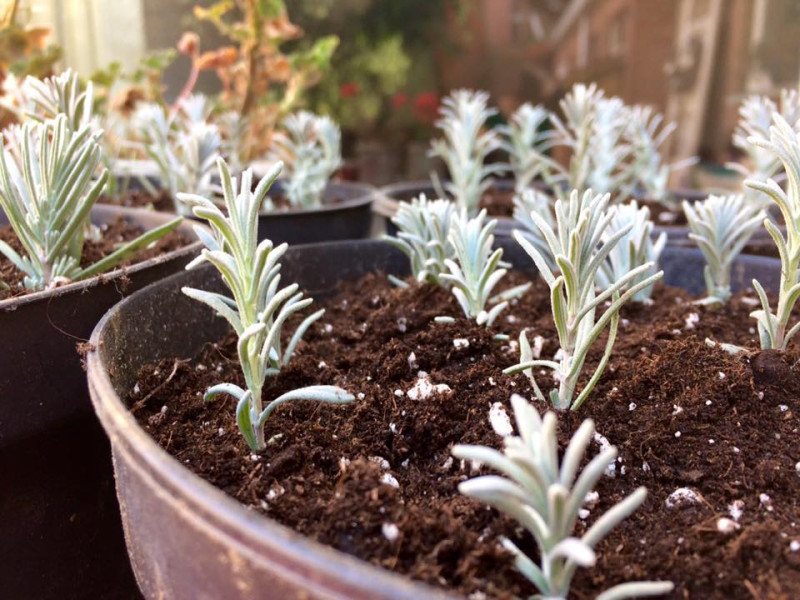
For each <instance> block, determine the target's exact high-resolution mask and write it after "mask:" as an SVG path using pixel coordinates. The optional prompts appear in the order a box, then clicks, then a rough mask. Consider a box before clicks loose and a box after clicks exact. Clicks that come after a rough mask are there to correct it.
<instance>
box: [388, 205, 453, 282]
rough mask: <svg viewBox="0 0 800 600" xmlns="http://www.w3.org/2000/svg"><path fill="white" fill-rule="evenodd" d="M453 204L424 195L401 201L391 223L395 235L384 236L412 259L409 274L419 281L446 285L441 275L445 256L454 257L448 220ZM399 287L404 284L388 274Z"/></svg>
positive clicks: (449, 221)
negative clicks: (395, 231)
mask: <svg viewBox="0 0 800 600" xmlns="http://www.w3.org/2000/svg"><path fill="white" fill-rule="evenodd" d="M455 211H456V208H455V205H454V204H453V203H452V202H450V201H448V200H428V199H427V198H426V197H425V194H422V195H421V196H419V197H418V198H414V199H413V200H412V201H411V202H401V203H400V206H399V208H398V209H397V214H396V215H395V216H394V217H392V223H394V224H395V225H396V226H397V230H398V232H397V237H393V236H384V240H386V241H387V242H388V243H390V244H391V245H393V246H394V247H396V248H398V249H400V250H401V251H402V252H403V253H404V254H405V255H406V256H408V258H409V260H410V261H411V273H412V275H413V276H414V279H416V280H417V281H419V282H420V283H422V282H425V283H432V284H434V285H446V284H445V282H444V281H442V280H441V274H442V273H444V272H446V271H447V265H446V264H445V259H447V258H454V257H455V252H454V250H453V246H452V244H451V243H450V223H451V221H452V219H453V214H454V213H455ZM390 280H391V281H392V282H393V283H394V284H395V285H398V286H401V287H405V286H406V285H407V284H406V283H405V282H403V281H402V280H400V279H397V278H395V277H393V276H390Z"/></svg>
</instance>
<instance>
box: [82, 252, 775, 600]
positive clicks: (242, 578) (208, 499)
mask: <svg viewBox="0 0 800 600" xmlns="http://www.w3.org/2000/svg"><path fill="white" fill-rule="evenodd" d="M500 245H501V246H502V247H504V248H505V249H506V254H505V258H506V259H508V260H510V262H512V263H513V264H516V265H519V266H520V267H521V268H524V269H527V270H530V271H531V272H532V271H533V268H532V262H531V261H530V259H529V258H528V257H527V256H524V255H523V253H522V250H521V249H520V248H519V247H518V246H517V245H516V244H513V243H512V242H511V241H510V240H507V239H506V240H500ZM662 263H663V266H664V268H665V271H666V278H665V279H666V282H667V283H669V284H671V285H680V286H681V287H685V288H687V289H689V290H690V291H692V292H701V291H702V290H703V289H704V282H703V274H702V267H703V264H704V263H703V259H702V256H701V255H700V253H699V252H698V251H696V250H690V249H678V248H669V249H667V250H666V251H665V252H664V256H663V259H662ZM375 269H381V270H384V271H385V272H388V273H392V274H395V275H404V274H407V273H408V263H407V259H406V257H405V256H404V255H403V254H401V253H400V252H399V251H398V250H395V249H393V248H391V247H390V246H389V245H388V244H385V243H382V242H377V241H361V242H346V243H336V244H318V245H313V246H305V247H301V248H291V249H290V250H289V251H288V252H287V253H286V255H285V256H284V261H283V268H282V273H283V274H284V277H285V281H296V282H297V283H299V284H300V286H301V287H303V288H305V289H306V290H308V292H309V294H310V295H312V296H316V297H320V296H322V295H325V294H326V293H331V292H332V291H333V289H334V288H335V286H336V284H337V283H338V282H340V281H342V280H353V279H356V278H358V277H360V276H362V275H364V274H366V273H368V272H371V271H374V270H375ZM756 274H757V275H758V277H759V279H760V281H762V282H763V283H764V285H765V287H766V288H767V289H771V290H775V289H776V288H777V285H778V280H779V277H780V264H779V263H778V262H777V261H775V260H772V259H765V258H757V257H743V258H740V259H739V261H737V263H736V264H735V266H734V269H733V273H732V275H733V282H734V288H735V289H738V288H741V287H742V286H743V285H747V284H748V283H749V281H750V279H751V278H752V277H753V276H754V275H756ZM186 285H189V286H192V287H198V288H201V289H209V290H214V291H222V284H221V282H220V280H219V277H218V275H217V273H216V272H215V271H214V270H212V269H211V268H203V269H198V270H195V271H189V272H185V273H181V274H177V275H174V276H173V277H170V278H168V279H165V280H163V281H160V282H158V283H156V284H154V285H152V286H150V287H149V288H147V289H145V290H142V291H141V292H138V293H137V294H134V295H133V296H132V297H130V298H128V299H126V300H125V301H123V302H121V303H120V304H118V305H117V306H115V307H114V308H113V309H112V310H111V311H110V312H109V313H108V314H107V315H106V316H105V317H104V318H103V320H102V321H101V322H100V323H99V324H98V326H97V328H96V329H95V331H94V334H93V335H92V344H93V348H94V350H92V351H91V352H90V353H89V355H88V357H87V363H88V374H89V375H88V376H89V387H90V391H91V394H92V401H93V402H94V406H95V410H96V411H97V414H98V416H99V417H100V420H101V422H102V423H103V426H104V428H105V429H106V432H107V433H108V435H109V437H110V439H111V445H112V451H113V455H114V465H115V469H116V476H117V479H116V481H117V493H118V496H119V501H120V504H121V507H122V515H123V524H124V527H125V532H126V540H127V543H128V550H129V553H130V556H131V562H132V564H133V568H134V571H135V573H136V577H137V580H138V582H139V585H140V588H141V590H142V592H143V593H144V595H145V597H146V598H170V599H180V598H187V599H188V598H197V597H209V598H228V599H245V598H252V597H254V596H258V597H260V598H274V599H286V598H303V599H306V600H311V599H323V598H324V599H331V598H339V599H345V598H347V599H354V600H366V599H377V600H389V599H392V600H400V599H404V600H410V599H417V598H446V597H450V596H447V595H445V594H444V593H443V592H441V591H438V590H434V589H431V588H428V587H425V586H423V585H421V584H418V583H415V582H413V581H410V580H408V579H405V578H403V577H400V576H398V575H394V574H391V573H388V572H386V571H384V570H382V569H379V568H376V567H372V566H370V565H367V564H366V563H364V562H361V561H358V560H356V559H355V558H353V557H351V556H347V555H345V554H343V553H341V552H339V551H336V550H333V549H331V548H328V547H325V546H323V545H321V544H318V543H315V542H312V541H310V540H308V539H304V538H303V537H302V536H300V535H299V534H297V533H295V532H293V531H291V530H289V529H287V528H286V527H284V526H282V525H279V524H277V523H276V522H274V521H271V520H270V519H268V518H265V517H263V516H261V515H258V514H255V513H254V512H253V511H251V510H248V509H247V508H245V507H244V506H243V505H241V504H239V503H238V502H236V501H234V500H233V499H232V498H230V497H228V496H226V495H225V494H224V493H223V492H222V491H220V490H218V489H217V488H215V487H213V486H212V485H210V484H209V483H207V482H206V481H204V480H203V479H201V478H200V477H198V476H197V475H195V474H194V473H192V472H191V471H190V470H189V469H187V468H186V467H185V466H184V465H183V464H181V463H180V462H179V461H177V460H176V459H175V458H173V457H172V456H170V455H169V454H167V452H165V451H164V450H163V449H162V448H161V447H160V446H159V445H158V444H157V443H156V442H155V441H153V439H151V438H150V436H149V435H148V434H147V433H146V432H145V431H144V430H143V429H142V428H140V427H139V425H138V424H137V422H136V420H135V419H134V417H133V416H132V415H131V414H130V412H129V410H128V407H127V406H126V405H125V403H124V401H123V400H122V399H123V398H126V397H127V395H128V392H129V390H130V388H131V386H133V385H134V382H135V381H136V378H137V374H138V371H139V369H140V367H142V366H144V365H146V364H150V363H153V362H155V361H157V360H159V359H162V358H167V357H175V356H192V355H194V354H196V353H197V352H198V351H199V350H200V348H201V347H202V345H203V344H204V343H205V342H208V341H210V340H216V339H218V338H219V337H221V336H222V335H223V334H224V332H225V331H226V330H227V324H226V323H225V322H224V321H223V320H222V319H219V318H217V317H215V316H214V315H213V313H212V312H211V311H210V310H209V309H207V308H206V307H205V306H204V305H202V304H200V303H198V302H196V301H193V300H191V299H189V298H188V297H186V296H184V295H183V294H182V293H181V291H180V289H181V287H182V286H186ZM143 324H144V326H143Z"/></svg>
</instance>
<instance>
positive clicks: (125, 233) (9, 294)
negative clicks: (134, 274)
mask: <svg viewBox="0 0 800 600" xmlns="http://www.w3.org/2000/svg"><path fill="white" fill-rule="evenodd" d="M101 233H102V234H103V237H102V239H100V240H99V241H93V240H86V242H85V243H84V245H83V254H82V255H81V265H82V266H88V265H91V264H93V263H96V262H97V261H98V260H100V259H101V258H103V257H104V256H108V255H109V254H111V253H112V252H114V250H116V249H117V248H118V247H119V245H120V244H122V243H124V242H129V241H131V240H133V239H135V238H136V237H138V236H140V235H141V234H142V233H144V229H142V228H141V227H140V226H139V225H137V224H134V223H132V222H130V221H128V220H127V219H124V218H123V217H117V218H116V219H115V220H114V221H112V222H111V223H108V224H106V225H103V226H102V228H101ZM0 240H3V241H4V242H6V243H8V244H9V245H10V246H11V247H12V248H14V250H16V251H17V252H18V253H20V255H22V256H24V251H23V249H22V245H21V244H20V243H19V239H17V236H16V234H15V233H14V231H13V229H11V226H10V225H3V226H0ZM192 242H193V240H191V239H188V238H187V237H186V236H185V234H183V233H182V232H180V231H172V232H170V233H168V234H167V235H165V236H164V237H162V238H161V239H160V240H158V241H157V242H156V243H155V244H154V245H153V246H152V247H150V248H146V249H144V250H142V251H141V252H138V253H137V254H136V255H135V256H134V257H133V258H132V259H131V260H129V261H127V262H124V263H123V264H122V265H121V266H122V267H127V266H130V265H133V264H136V263H140V262H143V261H145V260H149V259H151V258H155V257H156V256H161V255H162V254H166V253H167V252H172V251H173V250H177V249H179V248H183V247H184V246H186V245H188V244H190V243H192ZM24 277H25V275H24V273H22V272H21V271H19V270H18V269H17V268H16V267H15V266H14V265H13V264H12V263H11V261H10V260H8V259H7V258H6V257H5V256H4V255H3V254H0V281H2V282H4V283H6V284H7V285H9V286H10V287H11V289H10V290H2V289H0V300H5V299H7V298H14V297H17V296H23V295H25V293H26V292H25V290H24V289H22V288H21V284H22V280H23V279H24Z"/></svg>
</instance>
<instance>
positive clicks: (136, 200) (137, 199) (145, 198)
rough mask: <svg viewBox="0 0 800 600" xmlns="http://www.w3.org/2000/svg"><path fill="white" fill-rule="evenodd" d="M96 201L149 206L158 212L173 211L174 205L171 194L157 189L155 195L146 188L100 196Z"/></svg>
mask: <svg viewBox="0 0 800 600" xmlns="http://www.w3.org/2000/svg"><path fill="white" fill-rule="evenodd" d="M98 202H100V203H102V204H114V205H116V206H125V207H127V208H149V209H152V210H157V211H158V212H167V213H174V212H175V206H174V204H173V202H172V196H170V195H169V193H168V192H167V191H165V190H159V191H158V192H157V193H156V194H155V195H153V194H151V193H150V192H148V191H147V190H130V191H128V192H125V193H124V194H120V196H119V197H118V198H111V197H109V196H101V197H100V199H99V200H98Z"/></svg>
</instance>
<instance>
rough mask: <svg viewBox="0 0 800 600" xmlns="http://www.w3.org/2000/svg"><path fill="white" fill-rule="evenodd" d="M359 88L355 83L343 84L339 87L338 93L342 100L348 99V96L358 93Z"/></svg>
mask: <svg viewBox="0 0 800 600" xmlns="http://www.w3.org/2000/svg"><path fill="white" fill-rule="evenodd" d="M360 91H361V90H360V88H359V87H358V84H357V83H343V84H342V85H340V86H339V93H340V94H341V96H342V98H349V97H350V96H355V95H356V94H358V93H359V92H360Z"/></svg>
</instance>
